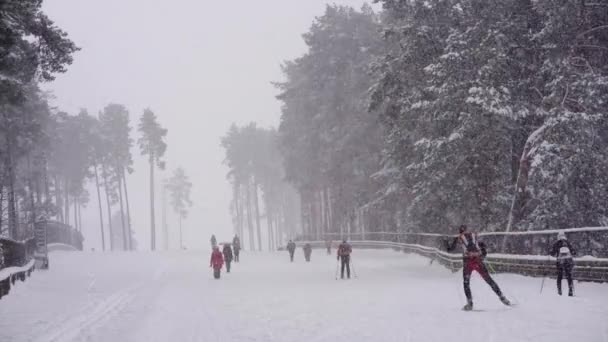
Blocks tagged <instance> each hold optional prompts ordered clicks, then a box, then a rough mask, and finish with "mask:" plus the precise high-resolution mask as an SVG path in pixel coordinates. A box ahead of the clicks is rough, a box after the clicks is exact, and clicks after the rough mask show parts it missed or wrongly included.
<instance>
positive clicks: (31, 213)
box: [27, 153, 36, 232]
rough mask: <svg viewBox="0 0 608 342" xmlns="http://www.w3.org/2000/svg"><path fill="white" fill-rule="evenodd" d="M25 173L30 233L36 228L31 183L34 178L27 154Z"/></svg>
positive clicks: (34, 204) (34, 202) (32, 186)
mask: <svg viewBox="0 0 608 342" xmlns="http://www.w3.org/2000/svg"><path fill="white" fill-rule="evenodd" d="M27 171H28V177H27V187H28V188H29V189H28V191H29V195H30V204H31V206H32V207H31V208H30V210H31V212H30V224H31V229H32V232H33V231H34V228H35V227H36V201H35V199H34V192H35V189H34V183H33V182H32V178H33V177H34V173H33V171H32V161H31V157H30V154H29V153H28V155H27Z"/></svg>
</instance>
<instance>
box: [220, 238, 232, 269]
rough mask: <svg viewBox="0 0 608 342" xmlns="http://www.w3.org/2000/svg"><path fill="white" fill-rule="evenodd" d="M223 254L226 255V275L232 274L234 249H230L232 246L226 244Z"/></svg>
mask: <svg viewBox="0 0 608 342" xmlns="http://www.w3.org/2000/svg"><path fill="white" fill-rule="evenodd" d="M222 254H224V262H225V263H226V273H230V263H231V262H232V259H233V256H232V248H230V244H228V243H227V244H225V245H224V248H223V249H222Z"/></svg>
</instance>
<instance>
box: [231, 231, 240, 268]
mask: <svg viewBox="0 0 608 342" xmlns="http://www.w3.org/2000/svg"><path fill="white" fill-rule="evenodd" d="M232 248H233V250H234V262H239V256H240V254H241V239H240V238H239V236H238V235H235V236H234V238H233V239H232Z"/></svg>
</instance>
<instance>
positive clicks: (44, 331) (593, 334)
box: [0, 250, 608, 342]
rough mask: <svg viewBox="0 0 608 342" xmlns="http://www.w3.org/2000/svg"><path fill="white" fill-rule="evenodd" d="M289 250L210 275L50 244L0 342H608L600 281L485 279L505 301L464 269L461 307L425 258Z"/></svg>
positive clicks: (158, 257)
mask: <svg viewBox="0 0 608 342" xmlns="http://www.w3.org/2000/svg"><path fill="white" fill-rule="evenodd" d="M297 253H298V254H297V255H296V256H297V258H296V262H294V263H293V264H291V263H289V262H288V255H287V253H286V252H281V253H267V254H257V253H255V254H254V253H244V254H243V255H242V262H241V263H240V264H236V265H234V266H233V273H231V274H225V273H223V274H222V279H221V280H219V281H218V280H214V279H213V278H212V275H211V271H210V269H209V268H208V255H207V253H203V252H173V253H158V254H151V253H124V254H123V253H114V254H102V253H86V252H85V253H82V252H54V253H53V254H52V255H51V258H52V259H51V265H52V268H51V270H50V271H48V272H47V271H39V272H35V273H34V274H33V275H32V277H33V278H32V279H31V280H30V281H28V282H26V283H23V284H20V285H19V286H16V287H15V288H14V290H13V292H12V293H11V295H10V296H8V297H6V298H4V299H2V301H0V317H2V318H1V319H0V341H19V342H21V341H45V342H50V341H61V342H64V341H142V342H148V341H180V342H182V341H184V342H185V341H307V342H312V341H332V342H333V341H337V340H344V341H406V342H409V341H423V342H430V341H441V342H445V341H467V342H476V341H484V342H502V341H505V342H506V341H513V342H522V341H535V342H536V341H551V342H560V341H564V342H566V341H567V342H572V341H586V342H594V341H597V342H606V341H608V325H606V318H607V317H608V285H603V284H588V283H585V284H577V294H578V297H575V298H568V297H559V296H557V295H556V294H555V283H554V281H553V280H547V282H546V283H545V291H544V293H543V294H542V295H541V294H539V289H540V279H535V278H526V277H522V276H516V275H497V276H496V279H497V281H498V283H499V284H500V285H501V287H502V288H503V290H504V291H505V293H506V294H507V295H508V296H510V298H511V299H512V300H513V301H517V302H519V305H518V306H517V307H515V308H508V307H504V306H503V305H502V304H500V302H499V301H498V300H497V299H496V297H495V296H494V294H493V293H492V292H491V290H490V289H489V288H488V287H487V286H486V284H485V283H484V282H483V281H482V280H481V279H480V278H479V277H478V276H474V279H473V282H472V287H473V293H474V296H475V302H476V309H479V310H480V311H477V312H463V311H461V306H462V305H463V304H464V294H463V293H462V285H461V275H460V273H451V272H450V271H447V270H445V269H444V268H442V267H440V266H435V265H429V262H428V260H427V259H423V258H420V257H417V256H413V255H404V254H401V253H396V252H393V251H360V250H359V251H357V250H356V251H355V253H354V255H353V262H354V269H355V271H356V272H357V274H358V276H359V278H358V279H353V280H350V281H346V280H335V278H334V277H335V271H336V260H335V257H334V256H327V255H324V254H323V253H322V252H321V251H320V250H315V251H314V252H313V255H312V262H311V263H306V262H304V261H303V256H302V253H301V250H298V252H297ZM565 285H566V284H564V286H565Z"/></svg>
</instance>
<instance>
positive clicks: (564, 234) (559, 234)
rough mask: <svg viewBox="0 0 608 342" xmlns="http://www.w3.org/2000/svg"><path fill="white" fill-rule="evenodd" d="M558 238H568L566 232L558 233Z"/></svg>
mask: <svg viewBox="0 0 608 342" xmlns="http://www.w3.org/2000/svg"><path fill="white" fill-rule="evenodd" d="M557 239H558V240H566V233H564V232H559V233H557Z"/></svg>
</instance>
